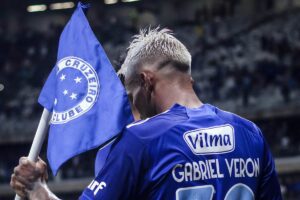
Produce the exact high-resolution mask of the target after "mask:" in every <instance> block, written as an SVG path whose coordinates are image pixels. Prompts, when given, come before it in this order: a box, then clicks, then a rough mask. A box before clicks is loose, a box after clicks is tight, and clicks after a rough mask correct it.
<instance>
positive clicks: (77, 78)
mask: <svg viewBox="0 0 300 200" xmlns="http://www.w3.org/2000/svg"><path fill="white" fill-rule="evenodd" d="M81 79H82V78H79V77H78V76H77V77H76V78H75V79H74V81H75V82H76V83H81Z"/></svg>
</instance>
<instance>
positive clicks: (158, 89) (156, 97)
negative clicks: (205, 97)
mask: <svg viewBox="0 0 300 200" xmlns="http://www.w3.org/2000/svg"><path fill="white" fill-rule="evenodd" d="M155 77H156V78H155V81H154V82H155V83H154V87H153V92H152V94H151V99H152V100H153V105H154V106H155V109H156V113H157V114H158V113H161V112H164V111H166V110H168V109H169V108H170V107H172V106H173V105H174V104H175V103H178V104H180V105H182V106H185V107H187V108H198V107H200V106H202V105H203V103H202V102H201V101H200V99H199V98H198V97H197V95H196V93H195V91H194V89H193V83H194V81H193V79H192V77H191V76H190V75H189V74H187V73H183V72H180V71H174V70H173V71H172V72H171V73H170V71H162V72H159V73H156V76H155Z"/></svg>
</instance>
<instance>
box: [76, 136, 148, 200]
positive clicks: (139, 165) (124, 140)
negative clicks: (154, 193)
mask: <svg viewBox="0 0 300 200" xmlns="http://www.w3.org/2000/svg"><path fill="white" fill-rule="evenodd" d="M144 154H145V145H144V144H143V143H141V142H140V141H139V140H138V139H137V138H136V136H134V135H133V134H131V133H130V132H128V131H125V132H124V133H123V135H122V136H121V137H120V139H118V141H116V142H115V144H114V145H113V146H112V149H111V152H110V154H109V155H108V158H107V160H106V162H105V164H104V166H103V168H102V170H101V171H100V172H99V173H98V175H97V177H96V178H95V179H94V180H93V181H92V182H91V183H90V185H89V186H88V187H87V188H86V189H85V190H84V191H83V193H82V195H81V196H80V198H79V199H89V200H90V199H97V200H98V199H101V200H112V199H114V200H119V199H135V195H136V194H137V192H138V188H137V186H138V182H139V177H141V176H142V175H141V173H142V171H143V168H144V165H143V163H145V158H146V156H144Z"/></svg>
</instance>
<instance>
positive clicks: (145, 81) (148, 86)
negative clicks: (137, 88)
mask: <svg viewBox="0 0 300 200" xmlns="http://www.w3.org/2000/svg"><path fill="white" fill-rule="evenodd" d="M140 79H141V86H142V87H144V88H145V90H146V91H149V92H152V91H153V88H154V75H153V73H152V72H150V71H147V72H141V73H140Z"/></svg>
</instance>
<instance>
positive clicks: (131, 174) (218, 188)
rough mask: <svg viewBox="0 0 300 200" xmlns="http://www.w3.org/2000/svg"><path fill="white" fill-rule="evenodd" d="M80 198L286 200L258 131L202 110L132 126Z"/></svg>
mask: <svg viewBox="0 0 300 200" xmlns="http://www.w3.org/2000/svg"><path fill="white" fill-rule="evenodd" d="M80 199H99V200H100V199H105V200H118V199H122V200H126V199H143V200H146V199H149V200H157V199H166V200H172V199H174V200H196V199H197V200H198V199H222V200H223V199H225V200H229V199H230V200H232V199H237V200H238V199H244V200H246V199H282V197H281V193H280V187H279V183H278V179H277V174H276V171H275V165H274V161H273V158H272V155H271V153H270V150H269V148H268V146H267V144H266V142H265V140H264V137H263V135H262V133H261V131H260V130H259V128H258V127H257V126H256V125H255V124H254V123H252V122H250V121H248V120H245V119H243V118H241V117H239V116H237V115H234V114H232V113H229V112H225V111H222V110H220V109H218V108H216V107H214V106H212V105H209V104H204V105H203V106H201V107H200V108H197V109H188V108H186V107H183V106H180V105H178V104H175V105H174V106H173V107H172V108H171V109H170V110H168V111H167V112H165V113H162V114H159V115H157V116H155V117H152V118H149V119H146V120H144V121H140V122H136V123H134V124H131V125H129V126H127V128H126V129H125V130H124V131H123V133H122V135H121V137H120V138H119V139H118V140H117V141H116V142H115V143H114V144H113V146H112V148H111V151H110V153H109V155H108V158H107V160H106V162H105V165H104V167H103V168H102V170H101V171H100V172H99V173H98V175H97V177H96V178H95V179H94V180H93V181H92V182H91V184H90V185H89V186H88V187H87V188H86V189H85V190H84V192H83V193H82V195H81V197H80Z"/></svg>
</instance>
